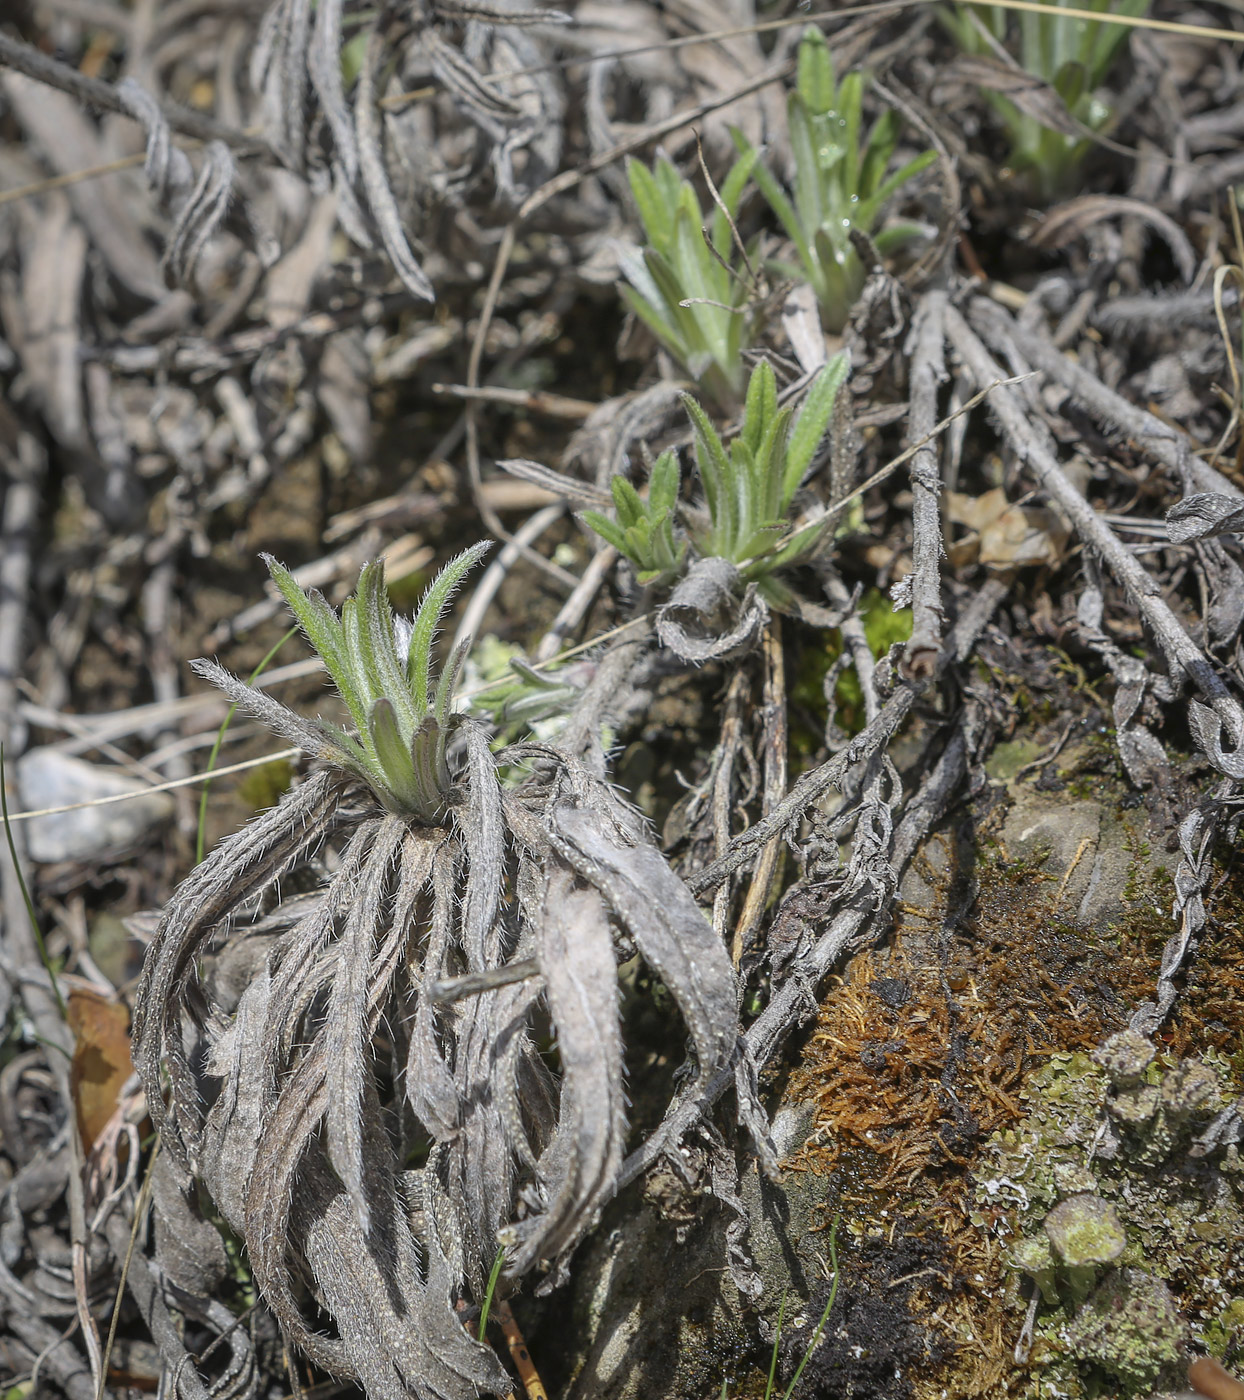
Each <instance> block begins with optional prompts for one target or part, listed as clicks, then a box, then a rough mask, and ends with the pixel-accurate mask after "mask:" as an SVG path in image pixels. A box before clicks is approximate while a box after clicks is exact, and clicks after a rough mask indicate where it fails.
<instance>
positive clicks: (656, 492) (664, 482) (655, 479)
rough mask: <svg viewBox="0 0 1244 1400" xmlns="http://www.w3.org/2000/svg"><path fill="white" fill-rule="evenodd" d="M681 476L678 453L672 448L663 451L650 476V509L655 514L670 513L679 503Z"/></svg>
mask: <svg viewBox="0 0 1244 1400" xmlns="http://www.w3.org/2000/svg"><path fill="white" fill-rule="evenodd" d="M680 477H681V473H680V471H679V467H678V456H677V454H676V453H675V452H674V451H673V450H672V449H670V450H667V451H665V452H662V453H661V455H660V456H659V457H658V458H657V460H656V461H655V462H654V463H653V465H652V473H651V475H650V476H649V478H648V509H649V510H650V511H651V512H652V513H653V514H654V516H655V514H656V513H657V512H659V511H660V512H664V513H666V514H668V513H669V512H670V511H672V510H673V509H674V507H675V506H676V505H677V504H678V488H679V485H680V484H681V483H680Z"/></svg>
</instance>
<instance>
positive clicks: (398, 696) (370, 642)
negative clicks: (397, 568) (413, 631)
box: [356, 559, 415, 743]
mask: <svg viewBox="0 0 1244 1400" xmlns="http://www.w3.org/2000/svg"><path fill="white" fill-rule="evenodd" d="M356 596H357V598H358V620H359V630H360V632H361V634H362V640H363V646H364V648H365V649H366V651H367V653H368V654H369V655H370V657H371V658H372V660H373V661H374V663H375V668H376V676H377V681H378V685H379V690H380V693H381V694H382V695H385V696H387V697H388V699H389V701H390V702H391V703H392V705H393V707H394V710H395V712H396V715H397V719H398V723H399V725H400V726H401V731H402V734H403V735H404V736H405V741H406V742H407V743H409V742H410V736H411V735H412V734H413V733H414V730H415V709H414V705H413V704H412V703H411V699H410V686H409V683H408V682H407V679H406V658H405V657H404V656H403V657H400V658H399V657H398V654H397V642H396V640H395V637H394V632H393V609H392V607H391V606H390V604H389V590H388V588H387V587H386V585H385V580H384V560H383V559H374V560H372V561H371V562H370V563H368V564H364V565H363V571H362V573H361V574H360V575H359V582H358V590H357V593H356Z"/></svg>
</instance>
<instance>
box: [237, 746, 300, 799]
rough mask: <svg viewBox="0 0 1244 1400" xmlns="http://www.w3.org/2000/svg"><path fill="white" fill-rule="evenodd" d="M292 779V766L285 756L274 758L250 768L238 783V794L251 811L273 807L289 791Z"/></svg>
mask: <svg viewBox="0 0 1244 1400" xmlns="http://www.w3.org/2000/svg"><path fill="white" fill-rule="evenodd" d="M293 780H294V768H293V765H292V764H291V763H290V761H289V759H287V758H274V759H272V760H271V761H270V762H268V763H261V764H260V765H259V767H258V768H252V769H250V771H249V772H248V773H247V774H246V776H245V777H244V778H243V779H242V781H241V782H240V783H239V784H238V796H239V797H240V798H241V799H242V801H243V802H245V803H246V804H247V805H248V806H249V807H250V808H251V809H252V810H253V811H256V812H262V811H266V810H267V809H268V808H269V807H275V806H276V804H277V803H278V802H279V801H280V800H281V798H282V797H283V796H284V795H285V794H286V793H287V792H288V791H289V785H290V783H291V782H293Z"/></svg>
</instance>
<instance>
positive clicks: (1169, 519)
mask: <svg viewBox="0 0 1244 1400" xmlns="http://www.w3.org/2000/svg"><path fill="white" fill-rule="evenodd" d="M1240 530H1244V500H1241V499H1240V497H1239V496H1220V495H1219V494H1218V493H1217V492H1216V491H1202V492H1198V493H1197V494H1196V495H1194V496H1185V497H1184V498H1183V500H1182V501H1180V502H1178V504H1176V505H1173V506H1172V507H1171V508H1170V510H1168V511H1167V512H1166V533H1167V534H1168V535H1169V536H1170V538H1171V542H1172V543H1173V544H1188V543H1190V542H1191V541H1192V540H1205V539H1209V538H1211V537H1212V536H1214V535H1230V534H1235V533H1237V532H1238V531H1240Z"/></svg>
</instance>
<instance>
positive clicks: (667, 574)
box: [583, 451, 687, 584]
mask: <svg viewBox="0 0 1244 1400" xmlns="http://www.w3.org/2000/svg"><path fill="white" fill-rule="evenodd" d="M678 485H679V472H678V457H677V456H676V454H675V453H674V452H672V451H671V452H662V453H661V455H660V456H659V457H658V458H657V460H656V462H655V463H654V464H653V467H652V472H651V474H650V475H649V477H648V499H647V500H644V499H643V497H641V496H640V494H639V492H638V491H636V490H635V488H634V487H633V486H632V485H631V483H630V482H629V481H627V479H626V478H625V477H624V476H615V477H614V478H613V479H612V481H610V483H609V488H610V491H611V492H612V494H613V505H614V509H615V511H616V512H617V519H616V520H610V519H609V517H608V516H607V515H602V514H601V512H600V511H598V510H588V511H584V513H583V518H584V520H585V521H587V523H588V524H589V525H590V526H591V527H592V529H593V530H595V531H596V533H597V534H598V535H599V536H600V537H601V538H602V539H603V540H605V541H606V542H607V543H609V544H611V545H613V547H614V549H616V550H617V551H618V553H619V554H624V555H625V556H626V557H627V558H628V559H629V560H630V561H631V562H632V563H633V564H634V565H635V567H636V569H637V570H638V571H639V574H638V577H639V582H640V583H643V584H649V583H661V582H668V580H669V579H671V578H673V577H674V576H675V575H676V574H678V573H681V571H682V566H683V561H684V560H685V558H686V555H687V542H686V541H685V540H677V539H676V538H675V536H674V514H675V511H676V510H677V508H678Z"/></svg>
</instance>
